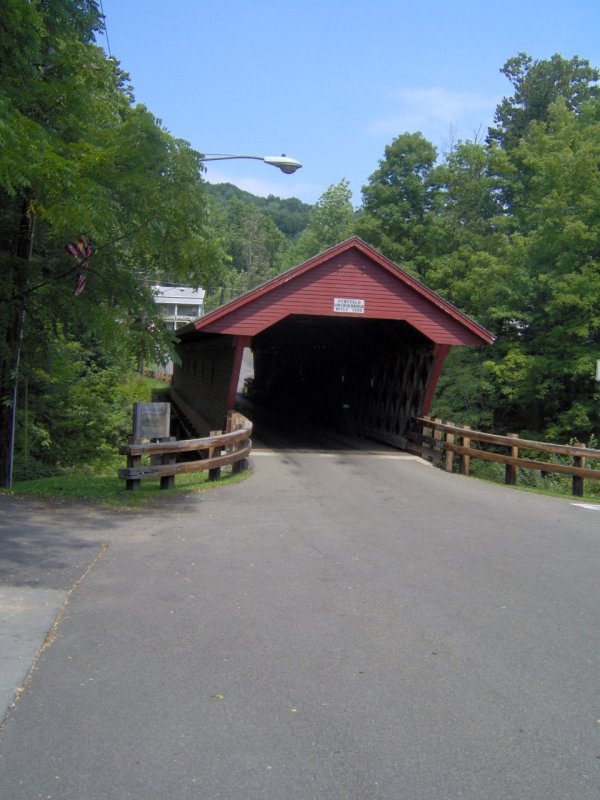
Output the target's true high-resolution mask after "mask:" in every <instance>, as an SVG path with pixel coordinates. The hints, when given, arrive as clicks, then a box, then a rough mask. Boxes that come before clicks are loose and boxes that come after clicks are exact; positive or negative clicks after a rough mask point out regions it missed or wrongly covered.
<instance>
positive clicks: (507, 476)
mask: <svg viewBox="0 0 600 800" xmlns="http://www.w3.org/2000/svg"><path fill="white" fill-rule="evenodd" d="M506 435H507V436H510V438H511V439H518V438H519V434H518V433H507V434H506ZM510 457H511V458H518V457H519V448H518V447H511V448H510ZM518 473H519V468H518V467H517V466H516V465H514V464H505V465H504V483H505V484H506V485H507V486H516V483H517V476H518Z"/></svg>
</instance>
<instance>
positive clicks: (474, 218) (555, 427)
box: [359, 53, 600, 440]
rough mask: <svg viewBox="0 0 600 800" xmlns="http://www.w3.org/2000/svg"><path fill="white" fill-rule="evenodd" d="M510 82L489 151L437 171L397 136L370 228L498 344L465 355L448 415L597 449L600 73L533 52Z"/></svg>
mask: <svg viewBox="0 0 600 800" xmlns="http://www.w3.org/2000/svg"><path fill="white" fill-rule="evenodd" d="M502 71H503V72H504V74H505V75H506V76H507V77H508V79H509V80H510V81H511V83H512V85H513V87H514V90H515V92H514V95H513V97H511V98H509V99H504V100H503V101H502V103H501V104H500V105H499V106H498V110H497V113H496V117H495V124H496V127H494V128H492V129H491V130H490V132H489V136H488V139H487V142H486V143H485V144H482V143H476V142H458V143H457V144H456V145H455V146H454V148H453V149H452V151H451V152H450V153H449V154H447V156H446V157H445V158H444V160H443V161H442V162H437V163H435V151H434V149H433V146H432V145H429V144H428V143H427V142H426V141H425V140H424V139H423V137H422V136H421V135H420V134H402V135H401V136H398V137H397V138H396V139H395V140H394V142H393V143H392V145H390V146H389V147H388V148H386V152H385V158H384V160H383V161H382V162H380V168H379V170H377V171H376V172H375V173H374V174H373V175H372V176H371V179H370V183H369V184H368V186H366V187H365V189H364V206H363V211H362V215H361V219H360V223H359V230H360V232H361V235H363V237H364V238H366V239H367V240H368V241H370V242H371V243H372V244H374V245H375V246H379V247H381V248H382V249H383V250H384V251H385V252H387V254H388V255H390V256H391V257H392V258H394V259H395V260H396V261H397V262H398V263H399V264H400V265H401V266H403V267H405V268H408V269H409V270H411V271H413V272H415V273H416V274H418V275H420V276H422V277H424V278H425V279H426V280H427V282H428V283H429V284H430V285H431V286H432V287H433V288H434V289H436V290H438V291H440V292H441V293H442V294H443V295H445V296H446V297H447V298H448V299H450V300H451V301H452V302H453V303H455V304H456V305H457V306H458V307H459V308H461V309H462V310H464V311H465V312H467V313H468V314H470V315H472V316H473V317H475V318H476V319H478V320H479V321H480V322H481V323H482V324H484V325H485V326H487V327H488V328H489V329H490V330H491V331H492V332H493V333H494V334H495V335H496V336H497V337H498V338H497V341H496V344H495V345H493V346H492V347H489V348H484V349H482V350H473V351H464V352H458V353H455V354H453V356H452V358H451V359H450V360H449V361H448V367H447V369H446V371H445V374H444V376H443V377H442V380H441V381H440V386H439V392H438V397H437V399H436V401H435V402H436V403H437V406H436V407H435V409H434V410H435V412H436V413H443V414H444V415H445V416H447V417H448V416H449V417H453V418H454V419H459V420H462V421H465V422H468V423H470V424H475V425H477V424H480V425H485V426H487V427H495V428H497V429H502V428H504V429H507V428H508V429H511V430H521V431H526V432H529V433H532V434H535V435H545V436H547V437H549V438H552V439H563V440H568V439H569V438H578V439H583V440H585V439H586V438H588V437H589V436H590V435H592V434H593V433H594V432H597V430H598V425H599V422H600V407H599V400H600V397H599V392H598V388H597V385H596V384H595V382H594V373H595V362H596V359H597V358H598V357H599V356H600V216H599V215H598V209H599V208H600V98H599V89H598V86H597V81H598V78H599V73H598V71H597V70H595V69H593V68H592V67H590V66H589V64H588V62H587V61H584V60H582V59H580V58H578V57H574V58H572V59H570V60H566V59H564V58H562V57H561V56H559V55H555V56H553V57H552V58H551V59H549V60H547V61H534V60H533V59H531V58H530V57H529V56H527V55H526V54H524V53H520V54H518V55H517V56H516V57H515V58H513V59H510V60H509V61H507V63H506V64H505V65H504V67H503V70H502Z"/></svg>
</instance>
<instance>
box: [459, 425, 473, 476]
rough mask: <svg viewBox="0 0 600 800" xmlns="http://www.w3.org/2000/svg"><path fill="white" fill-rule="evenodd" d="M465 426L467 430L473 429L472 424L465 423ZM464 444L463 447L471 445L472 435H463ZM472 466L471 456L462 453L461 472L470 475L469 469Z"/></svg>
mask: <svg viewBox="0 0 600 800" xmlns="http://www.w3.org/2000/svg"><path fill="white" fill-rule="evenodd" d="M463 428H464V429H465V430H466V431H470V430H471V426H470V425H463ZM462 446H463V447H471V437H470V436H463V437H462ZM470 468H471V456H469V455H467V454H465V453H461V455H460V474H461V475H468V474H469V470H470Z"/></svg>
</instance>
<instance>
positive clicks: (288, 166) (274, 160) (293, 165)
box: [200, 153, 302, 175]
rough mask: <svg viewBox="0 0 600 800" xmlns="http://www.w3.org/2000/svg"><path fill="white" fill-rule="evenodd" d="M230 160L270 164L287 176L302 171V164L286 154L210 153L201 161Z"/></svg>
mask: <svg viewBox="0 0 600 800" xmlns="http://www.w3.org/2000/svg"><path fill="white" fill-rule="evenodd" d="M230 158H253V159H254V160H255V161H264V163H265V164H270V165H271V166H272V167H277V169H280V170H281V171H282V172H285V174H286V175H291V174H292V173H293V172H296V170H297V169H300V167H301V166H302V164H301V163H300V162H299V161H297V160H296V159H295V158H288V157H287V156H286V155H285V153H284V154H282V155H280V156H238V155H232V154H231V153H208V155H205V156H202V158H201V159H200V161H226V160H228V159H230Z"/></svg>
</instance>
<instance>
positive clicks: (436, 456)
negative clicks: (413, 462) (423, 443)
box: [433, 417, 443, 467]
mask: <svg viewBox="0 0 600 800" xmlns="http://www.w3.org/2000/svg"><path fill="white" fill-rule="evenodd" d="M433 422H434V424H435V427H434V429H433V463H434V464H435V466H436V467H439V466H440V464H441V463H442V447H443V439H442V437H443V432H442V429H441V428H439V427H438V426H439V425H443V422H442V419H441V417H435V419H434V420H433Z"/></svg>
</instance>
